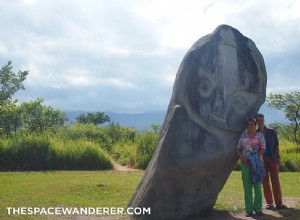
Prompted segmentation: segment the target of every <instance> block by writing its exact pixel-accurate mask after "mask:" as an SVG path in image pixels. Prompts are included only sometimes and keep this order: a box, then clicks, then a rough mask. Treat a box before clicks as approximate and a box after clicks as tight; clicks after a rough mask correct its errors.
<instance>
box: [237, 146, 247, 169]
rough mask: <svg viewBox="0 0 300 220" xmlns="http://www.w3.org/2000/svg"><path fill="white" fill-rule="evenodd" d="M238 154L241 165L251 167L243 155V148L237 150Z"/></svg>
mask: <svg viewBox="0 0 300 220" xmlns="http://www.w3.org/2000/svg"><path fill="white" fill-rule="evenodd" d="M236 153H237V155H238V156H239V158H240V160H241V163H242V164H244V165H245V166H249V164H248V159H247V158H246V157H244V156H243V154H242V148H237V149H236Z"/></svg>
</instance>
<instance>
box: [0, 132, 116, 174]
mask: <svg viewBox="0 0 300 220" xmlns="http://www.w3.org/2000/svg"><path fill="white" fill-rule="evenodd" d="M0 153H1V154H0V155H1V157H0V170H2V171H17V170H18V171H25V170H26V171H28V170H95V169H111V168H112V167H113V166H112V162H111V159H110V157H109V155H108V154H107V153H106V152H105V151H104V150H103V149H101V148H100V146H99V145H98V144H95V143H92V142H90V141H87V140H73V141H72V140H64V141H63V140H61V139H53V138H51V139H50V138H49V136H47V135H28V136H23V135H19V136H16V137H14V138H12V139H5V140H3V139H2V140H1V141H0Z"/></svg>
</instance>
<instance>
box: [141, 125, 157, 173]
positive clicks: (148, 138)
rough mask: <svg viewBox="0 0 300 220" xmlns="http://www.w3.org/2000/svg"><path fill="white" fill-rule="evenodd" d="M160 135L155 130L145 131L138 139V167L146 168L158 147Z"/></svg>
mask: <svg viewBox="0 0 300 220" xmlns="http://www.w3.org/2000/svg"><path fill="white" fill-rule="evenodd" d="M158 138H159V135H158V134H157V133H155V132H153V131H146V132H144V133H143V134H142V135H141V136H140V138H139V140H138V141H137V143H138V145H137V150H136V167H137V168H139V169H146V168H147V166H148V164H149V162H150V160H151V158H152V155H153V153H154V151H155V149H156V145H157V142H158Z"/></svg>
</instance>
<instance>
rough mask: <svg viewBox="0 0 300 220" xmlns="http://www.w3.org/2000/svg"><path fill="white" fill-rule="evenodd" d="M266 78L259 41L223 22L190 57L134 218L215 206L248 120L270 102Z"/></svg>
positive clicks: (184, 214)
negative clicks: (144, 212) (144, 211)
mask: <svg viewBox="0 0 300 220" xmlns="http://www.w3.org/2000/svg"><path fill="white" fill-rule="evenodd" d="M266 82H267V75H266V69H265V64H264V60H263V57H262V55H261V53H260V52H259V50H258V49H257V47H256V46H255V44H254V42H253V41H252V40H250V39H249V38H247V37H245V36H243V35H242V34H241V33H240V32H239V31H238V30H236V29H234V28H232V27H230V26H228V25H220V26H218V27H217V28H216V29H215V31H214V32H213V33H211V34H209V35H206V36H204V37H202V38H201V39H199V40H198V41H197V42H196V43H195V44H194V45H193V46H192V48H191V49H190V50H189V51H188V52H187V54H186V55H185V57H184V59H183V61H182V63H181V65H180V67H179V70H178V73H177V76H176V80H175V83H174V87H173V94H172V98H171V101H170V104H169V107H168V111H167V115H166V117H165V121H164V124H163V126H162V130H161V134H160V139H159V142H158V144H157V148H156V151H155V152H154V155H153V157H152V160H151V162H150V163H149V165H148V167H147V169H146V171H145V174H144V176H143V178H142V180H141V182H140V184H139V186H138V188H137V189H136V192H135V194H134V195H133V197H132V199H131V201H130V202H129V205H128V207H133V208H134V207H139V208H151V214H150V215H132V216H129V217H130V218H131V219H149V220H150V219H151V220H152V219H159V220H160V219H182V218H185V217H188V216H193V215H197V214H201V213H204V212H207V211H209V210H212V209H213V206H214V204H215V202H216V199H217V197H218V194H219V192H220V191H221V190H222V188H223V186H224V185H225V183H226V180H227V178H228V177H229V175H230V173H231V171H232V169H233V167H234V165H235V163H236V162H237V156H236V153H235V152H236V151H235V150H236V145H237V142H238V139H239V137H240V134H241V132H242V131H243V130H244V129H245V119H246V118H247V117H249V116H252V115H255V114H257V112H258V110H259V108H260V106H261V105H262V104H263V102H264V101H265V96H266Z"/></svg>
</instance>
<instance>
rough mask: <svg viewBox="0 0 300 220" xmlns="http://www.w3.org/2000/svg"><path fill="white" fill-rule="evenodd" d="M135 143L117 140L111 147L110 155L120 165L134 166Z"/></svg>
mask: <svg viewBox="0 0 300 220" xmlns="http://www.w3.org/2000/svg"><path fill="white" fill-rule="evenodd" d="M136 149H137V146H136V143H133V142H129V143H126V142H125V143H123V142H119V143H117V144H115V145H114V147H113V149H112V155H113V158H114V159H115V160H117V161H118V163H120V164H121V165H123V166H124V165H126V166H129V167H135V165H136Z"/></svg>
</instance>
